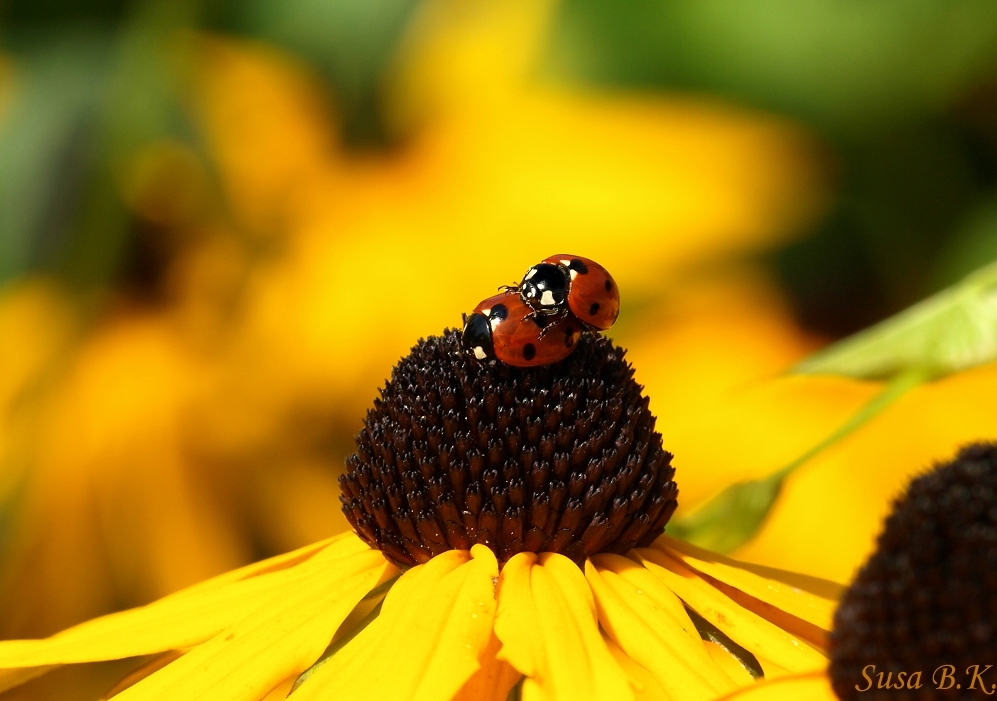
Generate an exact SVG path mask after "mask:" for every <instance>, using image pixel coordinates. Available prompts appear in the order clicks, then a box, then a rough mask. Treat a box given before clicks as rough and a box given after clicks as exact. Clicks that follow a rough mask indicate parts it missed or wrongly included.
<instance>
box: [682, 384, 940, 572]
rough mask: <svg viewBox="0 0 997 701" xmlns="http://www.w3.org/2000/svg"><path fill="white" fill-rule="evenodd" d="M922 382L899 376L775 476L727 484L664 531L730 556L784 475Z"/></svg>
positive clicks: (757, 523)
mask: <svg viewBox="0 0 997 701" xmlns="http://www.w3.org/2000/svg"><path fill="white" fill-rule="evenodd" d="M926 379H927V377H926V375H925V374H923V373H921V372H918V371H908V372H904V373H901V374H900V375H898V376H897V377H895V378H894V379H893V380H892V381H891V382H890V383H889V384H888V385H886V387H884V388H883V391H882V392H880V393H879V394H877V395H876V396H875V397H873V398H872V399H870V400H869V401H868V402H866V403H865V404H864V405H863V406H862V407H861V408H860V409H859V410H858V411H856V412H855V413H854V414H852V415H851V416H850V417H848V420H847V421H845V422H844V423H843V424H841V426H839V427H838V428H837V429H836V430H835V431H834V432H833V433H831V434H830V435H829V436H828V437H827V438H825V439H824V440H822V441H821V442H820V443H818V444H817V445H815V446H814V447H812V448H811V449H810V450H808V451H806V452H805V453H803V454H802V455H800V456H799V457H798V458H796V459H795V460H793V461H792V462H791V463H789V464H788V465H785V466H783V468H782V469H780V470H779V471H778V472H775V473H773V474H771V475H769V476H768V477H766V478H764V479H760V480H750V481H747V482H738V483H736V484H732V485H731V486H729V487H727V488H726V489H724V490H723V491H722V492H720V493H719V494H718V495H717V496H715V497H714V498H713V499H711V500H709V501H708V502H706V504H704V505H703V506H701V507H699V508H698V509H696V511H694V512H693V513H691V514H690V515H688V516H686V517H685V518H682V519H679V520H677V521H674V522H672V523H671V524H669V526H668V532H669V533H670V534H671V535H674V536H675V537H677V538H681V539H682V540H687V541H689V542H690V543H694V544H695V545H698V546H700V547H703V548H708V549H710V550H713V551H715V552H720V553H729V552H731V551H732V550H736V549H737V548H739V547H741V546H742V545H744V544H745V543H747V542H748V541H749V540H750V539H751V538H752V537H753V536H754V535H755V533H756V532H757V531H758V529H759V528H761V525H762V523H764V521H765V518H766V517H767V516H768V513H769V511H770V510H771V509H772V506H773V504H775V500H776V497H778V496H779V491H780V490H781V489H782V483H783V481H784V480H785V479H786V477H788V476H789V475H790V474H791V473H792V472H794V471H795V470H797V469H799V468H800V467H802V466H803V465H804V464H806V463H807V462H808V461H809V460H810V459H811V458H813V457H814V456H816V455H818V454H820V453H822V452H823V451H824V450H826V449H827V448H829V447H831V446H832V445H834V444H835V443H837V442H838V441H840V440H841V439H842V438H844V437H845V436H847V435H849V434H850V433H852V432H853V431H855V430H856V429H858V428H860V427H862V426H864V425H865V424H866V423H868V422H869V421H871V420H872V419H873V418H875V417H876V416H878V415H879V414H880V413H881V412H882V411H883V410H884V409H886V407H888V406H889V405H890V404H892V403H893V402H894V401H896V400H897V399H898V398H900V397H902V396H903V395H904V394H906V393H907V392H908V391H909V390H911V389H913V388H914V387H916V386H917V385H919V384H921V383H923V382H924V381H925V380H926Z"/></svg>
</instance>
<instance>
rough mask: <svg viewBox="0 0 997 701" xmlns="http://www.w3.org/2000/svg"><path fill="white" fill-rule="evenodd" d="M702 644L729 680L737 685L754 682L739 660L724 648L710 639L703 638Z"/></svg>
mask: <svg viewBox="0 0 997 701" xmlns="http://www.w3.org/2000/svg"><path fill="white" fill-rule="evenodd" d="M703 644H704V645H705V646H706V650H707V652H709V653H710V657H712V658H713V661H714V662H716V663H717V664H718V665H719V666H720V669H722V670H723V671H724V672H725V673H726V674H727V676H728V677H730V678H731V680H732V681H733V682H734V683H735V684H737V685H738V686H747V685H748V684H754V683H755V678H754V677H752V676H751V674H749V673H748V670H746V669H745V668H744V667H743V666H742V665H741V663H740V662H738V661H737V660H736V659H735V658H734V656H733V655H732V654H730V653H729V652H727V650H726V649H725V648H723V647H722V646H720V645H718V644H717V643H715V642H713V641H712V640H704V641H703Z"/></svg>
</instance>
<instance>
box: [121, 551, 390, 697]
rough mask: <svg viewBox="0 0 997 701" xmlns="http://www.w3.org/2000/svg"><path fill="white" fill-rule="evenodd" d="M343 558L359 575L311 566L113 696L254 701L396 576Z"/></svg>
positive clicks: (309, 660)
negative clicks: (203, 640) (239, 616)
mask: <svg viewBox="0 0 997 701" xmlns="http://www.w3.org/2000/svg"><path fill="white" fill-rule="evenodd" d="M347 561H353V562H356V563H357V564H358V566H357V567H356V570H358V571H354V572H351V573H350V574H348V575H347V576H345V577H344V576H342V575H341V572H342V571H343V570H344V569H345V568H338V571H335V572H330V571H329V568H327V569H326V570H322V569H319V568H314V569H313V571H312V573H311V574H310V576H308V577H305V578H302V579H300V580H298V581H296V582H295V583H294V584H293V586H288V587H283V588H282V589H281V590H280V591H279V592H277V593H276V594H275V595H273V596H272V597H269V598H268V599H263V600H260V601H259V604H258V607H257V608H256V610H254V611H252V613H250V614H249V615H248V616H245V617H244V618H243V619H242V620H240V621H238V622H237V623H236V624H235V625H233V626H231V627H229V628H226V629H225V630H223V631H221V632H220V633H218V635H216V636H214V637H213V638H211V640H209V641H208V642H206V643H204V644H202V645H198V646H197V647H195V648H194V649H192V650H191V651H190V652H188V653H187V654H186V655H184V656H183V657H181V658H180V659H178V660H176V661H175V662H173V663H171V664H169V665H167V666H166V667H165V668H164V669H162V670H160V671H159V672H157V673H155V674H153V675H152V676H150V677H146V678H145V679H143V680H142V681H140V682H139V683H138V684H136V685H135V686H132V687H130V688H128V689H126V690H125V691H124V692H122V693H121V694H119V695H118V696H117V697H115V698H116V699H119V700H120V701H166V700H167V699H170V700H173V699H188V700H190V701H195V700H197V699H203V700H204V701H258V700H259V699H261V698H263V697H264V696H266V695H267V694H268V693H269V692H270V691H271V690H273V689H274V688H276V687H277V686H279V685H281V684H282V683H285V682H286V681H287V680H288V679H291V678H293V677H295V676H297V675H298V674H300V673H301V672H303V671H304V670H305V669H307V668H308V667H309V666H310V665H311V664H313V663H314V662H315V660H316V659H318V657H319V655H321V654H322V651H323V650H325V648H326V647H327V646H328V644H329V641H330V640H332V637H333V635H334V634H335V632H336V629H337V628H338V627H339V625H340V624H341V623H342V622H343V620H344V619H345V618H346V616H347V615H349V613H350V611H351V610H353V607H355V606H356V605H357V603H358V602H359V601H360V600H361V599H362V598H363V597H364V596H365V595H366V594H367V593H368V592H369V591H370V590H371V589H372V588H374V587H375V586H376V585H377V584H378V583H379V582H381V581H384V580H386V579H388V578H389V577H392V576H394V574H395V568H394V567H392V566H391V565H390V564H389V563H388V562H387V561H386V560H384V558H383V557H380V553H376V552H373V551H371V552H368V553H360V554H358V555H354V556H352V557H350V558H347ZM361 563H362V565H363V566H360V564H361ZM337 564H338V563H337ZM302 567H303V566H302Z"/></svg>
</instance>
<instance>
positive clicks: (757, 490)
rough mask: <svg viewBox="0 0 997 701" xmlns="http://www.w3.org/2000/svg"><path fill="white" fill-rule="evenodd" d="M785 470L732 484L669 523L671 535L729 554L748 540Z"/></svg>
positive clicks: (758, 524)
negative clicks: (690, 511)
mask: <svg viewBox="0 0 997 701" xmlns="http://www.w3.org/2000/svg"><path fill="white" fill-rule="evenodd" d="M783 479H784V473H782V472H780V473H777V474H775V475H772V476H771V477H767V478H765V479H760V480H750V481H748V482H737V483H735V484H732V485H730V486H729V487H727V488H726V489H724V490H723V491H722V492H720V493H719V494H718V495H716V496H715V497H713V499H711V500H710V501H708V502H707V503H706V504H705V505H703V506H702V507H700V508H699V509H697V510H696V511H694V512H693V513H692V514H690V515H689V516H686V517H685V518H683V519H681V520H678V521H675V522H673V523H670V524H669V525H668V529H667V530H668V533H669V535H673V536H675V537H676V538H681V539H682V540H686V541H689V542H690V543H693V544H695V545H698V546H700V547H702V548H707V549H708V550H712V551H714V552H719V553H728V552H730V551H732V550H734V549H736V548H738V547H740V546H741V545H743V544H744V543H746V542H748V540H750V539H751V537H752V536H753V535H754V534H755V532H756V531H757V530H758V528H759V527H760V526H761V525H762V522H763V521H764V520H765V517H766V516H767V515H768V512H769V510H770V509H771V508H772V504H774V503H775V498H776V497H777V496H779V491H780V490H781V489H782V481H783Z"/></svg>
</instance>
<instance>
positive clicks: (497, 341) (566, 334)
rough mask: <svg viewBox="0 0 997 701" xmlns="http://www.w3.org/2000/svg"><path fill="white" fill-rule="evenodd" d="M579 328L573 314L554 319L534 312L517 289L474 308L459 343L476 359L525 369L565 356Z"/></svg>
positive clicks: (574, 341) (570, 349)
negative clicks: (494, 361) (497, 361)
mask: <svg viewBox="0 0 997 701" xmlns="http://www.w3.org/2000/svg"><path fill="white" fill-rule="evenodd" d="M581 331H582V325H581V324H580V323H578V320H577V319H576V318H575V317H574V315H572V314H570V313H568V314H567V315H564V316H563V317H562V318H558V319H554V318H551V317H549V316H543V315H538V314H535V313H534V312H533V310H532V309H531V308H530V307H528V306H527V305H526V304H525V303H524V302H523V300H522V298H521V297H520V296H519V293H518V292H509V291H506V292H502V293H500V294H497V295H495V296H494V297H489V298H488V299H486V300H485V301H483V302H481V303H480V304H479V305H478V306H476V307H475V308H474V313H473V314H471V315H470V316H469V317H467V318H466V319H465V321H464V333H463V334H462V336H461V345H462V346H463V347H464V349H465V350H466V351H467V352H468V353H470V354H472V355H473V356H474V357H475V358H476V359H478V360H481V361H484V360H496V359H497V360H501V361H502V362H503V363H506V364H507V365H515V366H516V367H520V368H528V367H534V366H536V365H549V364H551V363H556V362H557V361H559V360H564V359H565V358H567V357H568V356H569V355H570V354H571V351H573V350H574V349H575V344H576V343H577V342H578V336H579V335H580V334H581Z"/></svg>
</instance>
